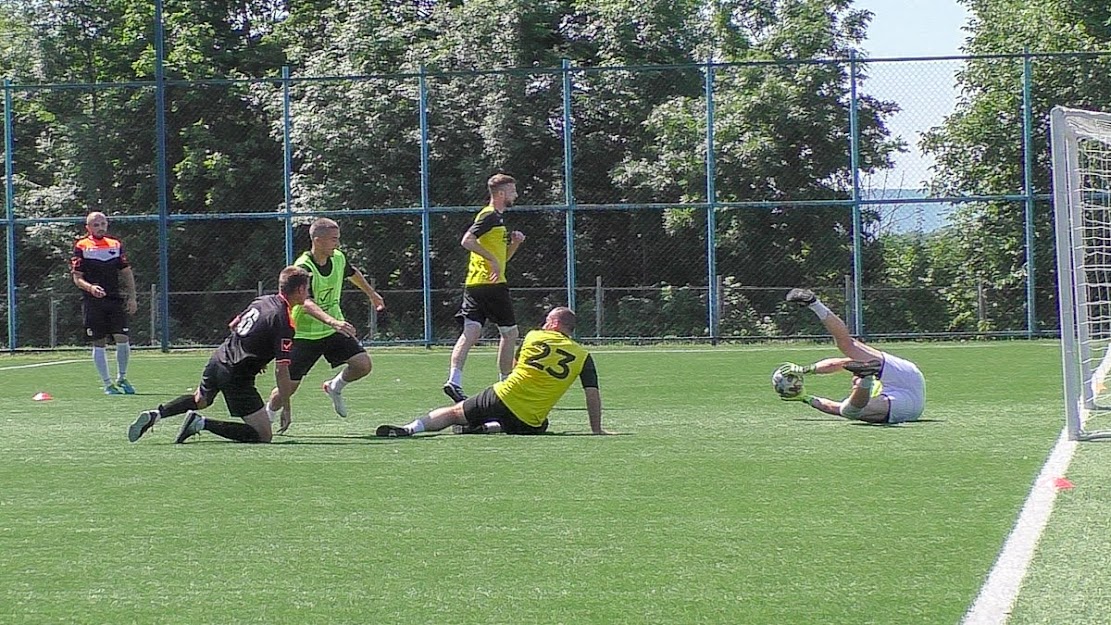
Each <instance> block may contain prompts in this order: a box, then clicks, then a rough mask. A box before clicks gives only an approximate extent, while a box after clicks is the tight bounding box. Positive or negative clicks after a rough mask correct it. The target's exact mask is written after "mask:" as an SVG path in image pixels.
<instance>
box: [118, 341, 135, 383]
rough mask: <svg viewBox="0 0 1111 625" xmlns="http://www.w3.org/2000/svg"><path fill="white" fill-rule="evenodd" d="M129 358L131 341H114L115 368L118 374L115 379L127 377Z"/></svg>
mask: <svg viewBox="0 0 1111 625" xmlns="http://www.w3.org/2000/svg"><path fill="white" fill-rule="evenodd" d="M130 358H131V343H116V369H118V370H119V375H118V376H117V378H116V379H118V380H122V379H124V378H126V377H127V361H128V360H130Z"/></svg>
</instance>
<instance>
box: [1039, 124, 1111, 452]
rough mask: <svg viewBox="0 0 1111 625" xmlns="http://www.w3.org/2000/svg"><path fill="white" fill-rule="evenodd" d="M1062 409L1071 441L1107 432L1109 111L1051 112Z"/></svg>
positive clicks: (1110, 358)
mask: <svg viewBox="0 0 1111 625" xmlns="http://www.w3.org/2000/svg"><path fill="white" fill-rule="evenodd" d="M1050 135H1051V139H1052V150H1053V207H1054V214H1055V223H1056V244H1057V294H1058V303H1059V305H1060V310H1061V355H1062V361H1063V365H1064V387H1065V413H1066V419H1067V427H1068V432H1069V437H1070V438H1072V439H1073V440H1085V439H1092V438H1111V114H1107V113H1096V112H1092V111H1081V110H1076V109H1068V108H1064V107H1055V108H1054V109H1053V111H1052V113H1051V114H1050Z"/></svg>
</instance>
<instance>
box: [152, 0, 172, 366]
mask: <svg viewBox="0 0 1111 625" xmlns="http://www.w3.org/2000/svg"><path fill="white" fill-rule="evenodd" d="M165 39H166V37H165V30H164V29H163V26H162V0H154V134H155V137H154V143H155V160H156V163H155V172H156V176H157V184H158V291H159V300H158V311H159V317H160V323H161V326H162V327H161V334H162V340H161V343H162V351H169V349H170V250H169V248H170V227H169V217H170V208H169V201H168V199H167V189H166V185H167V182H166V62H165V47H166V46H165V44H166V41H165ZM151 305H152V306H153V305H154V302H151Z"/></svg>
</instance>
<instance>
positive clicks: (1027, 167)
mask: <svg viewBox="0 0 1111 625" xmlns="http://www.w3.org/2000/svg"><path fill="white" fill-rule="evenodd" d="M157 22H158V23H159V24H160V23H161V21H160V20H157ZM156 40H157V45H156V77H155V80H154V81H153V83H152V82H133V83H111V84H97V85H89V84H66V85H16V84H13V83H12V82H11V81H10V80H4V82H3V92H4V93H3V99H4V112H3V129H4V185H5V190H6V194H5V207H4V208H5V220H4V222H3V227H4V229H5V235H6V246H7V247H6V249H7V262H6V265H7V266H6V271H7V299H6V301H7V302H8V303H9V305H8V306H7V324H8V348H9V350H15V349H17V348H18V347H19V340H18V337H19V332H18V330H19V328H18V323H17V316H18V315H17V309H18V294H17V284H16V241H15V236H16V228H17V227H18V226H21V225H29V224H41V223H50V222H63V223H80V222H81V221H82V220H83V219H84V218H83V216H74V217H61V218H17V217H16V206H15V192H14V184H13V177H14V172H13V166H12V164H13V161H14V158H15V156H16V155H15V151H14V145H13V143H14V142H13V132H14V131H13V109H12V96H13V93H15V92H18V91H20V90H30V89H43V88H51V89H75V88H79V89H88V88H107V87H132V86H133V87H151V86H153V88H154V91H155V94H156V99H155V102H156V105H155V109H156V111H155V112H156V117H155V120H154V121H155V134H156V144H157V145H156V158H157V163H156V170H157V171H156V174H157V185H158V189H157V191H158V207H157V212H156V213H152V214H147V215H127V216H119V217H114V219H116V220H121V221H133V222H148V223H149V222H153V223H157V226H158V238H159V241H158V244H159V280H158V284H159V288H158V289H157V293H158V297H159V301H158V307H157V313H158V315H157V318H158V319H160V320H162V322H161V324H160V338H159V344H160V346H161V348H162V349H164V350H165V349H169V348H170V347H171V339H170V331H169V322H168V320H169V318H170V315H169V296H170V290H169V260H168V254H167V247H168V232H169V225H170V224H172V223H175V222H181V221H191V220H211V219H265V220H275V219H278V220H282V221H283V222H284V229H285V260H286V262H287V263H288V262H291V261H292V259H293V229H294V217H303V216H305V215H313V216H344V217H351V216H371V215H386V214H408V215H417V216H419V217H420V221H421V228H422V233H421V239H422V245H421V249H422V255H423V261H422V262H423V277H424V286H423V289H424V293H423V303H424V311H423V313H424V336H423V340H422V341H421V342H422V343H424V344H425V345H430V344H432V343H433V342H434V340H433V335H432V318H431V308H432V306H431V293H432V290H433V289H432V286H431V267H430V258H429V250H430V245H429V241H430V239H429V237H430V227H431V224H430V222H429V219H430V216H431V215H433V214H435V213H442V212H459V211H473V210H474V209H473V207H470V206H466V207H463V206H432V205H431V202H430V198H429V187H430V168H429V144H428V132H429V121H428V85H427V80H428V78H429V77H433V76H435V77H444V76H449V77H450V76H456V77H457V76H479V75H494V74H510V73H529V74H537V73H550V74H559V75H560V77H561V79H562V98H563V109H562V115H563V124H564V126H563V127H564V128H565V129H566V131H565V132H563V133H562V134H563V158H564V163H563V175H564V178H565V179H564V189H565V198H564V203H562V204H558V205H550V206H523V207H521V208H519V209H517V210H524V211H545V210H548V211H552V210H554V211H561V212H564V215H565V237H566V269H565V272H566V283H565V284H566V301H567V302H568V304H569V305H571V306H575V303H576V292H575V291H576V284H577V281H576V275H575V273H576V267H575V244H574V229H575V218H576V214H579V213H582V212H586V211H607V210H624V211H629V210H661V209H664V208H673V207H675V206H677V205H676V204H674V203H668V204H666V205H665V204H619V205H614V204H581V203H578V202H577V200H576V197H575V185H574V182H575V173H576V172H575V170H574V167H573V164H572V160H573V139H574V124H573V119H572V106H571V102H572V92H573V87H572V79H571V78H572V75H574V74H576V73H579V74H590V73H595V72H606V71H636V70H646V69H651V70H654V71H659V70H661V69H681V68H686V69H691V68H698V70H699V71H701V72H702V74H703V75H704V79H705V99H706V111H705V113H706V123H707V131H706V137H705V147H706V154H707V157H706V175H705V176H706V177H705V189H706V197H707V199H708V201H707V202H702V203H686V204H683V205H682V206H683V207H684V208H693V209H700V210H702V211H705V217H706V249H707V263H706V284H707V285H715V284H717V283H718V275H717V267H716V254H715V250H716V248H717V233H716V218H717V216H718V214H719V213H720V212H722V211H731V210H739V209H770V208H778V207H788V206H798V207H803V206H819V205H820V206H825V207H831V206H840V207H845V208H846V209H848V210H851V211H852V223H853V225H854V227H853V232H852V249H853V265H852V269H851V281H852V283H853V284H857V285H860V284H861V273H862V267H861V245H862V239H863V231H862V226H861V214H862V213H861V211H862V209H863V208H865V207H868V206H877V205H884V204H925V203H933V204H942V203H945V204H959V203H965V202H985V201H1009V202H1021V203H1022V204H1023V205H1024V207H1025V220H1024V221H1025V228H1024V229H1025V241H1026V250H1025V252H1026V263H1027V267H1028V268H1031V270H1028V271H1027V272H1026V273H1027V275H1026V313H1027V327H1026V329H1025V332H1023V333H1022V334H1023V335H1025V336H1026V337H1034V336H1037V335H1040V334H1042V332H1040V331H1039V330H1038V329H1037V324H1036V311H1035V304H1034V294H1035V286H1036V285H1035V280H1034V276H1035V272H1034V271H1033V270H1032V268H1033V266H1034V240H1035V238H1034V208H1035V202H1037V201H1039V200H1042V201H1045V200H1050V199H1052V198H1051V195H1050V194H1048V193H1037V192H1036V190H1035V189H1034V182H1033V175H1034V174H1033V172H1034V160H1035V155H1034V148H1033V145H1032V143H1033V119H1032V113H1031V102H1032V97H1031V90H1032V89H1031V88H1032V67H1031V64H1032V61H1033V60H1034V59H1035V58H1041V57H1047V56H1066V54H1030V53H1024V54H1016V55H992V56H981V57H967V56H939V57H914V58H911V57H907V58H889V59H868V60H862V59H859V58H858V57H856V56H855V55H853V56H850V57H849V58H847V59H828V60H799V61H759V62H748V63H728V64H724V63H713V62H707V63H702V64H695V65H690V66H676V67H673V68H671V67H663V66H652V67H637V66H630V67H606V68H599V67H573V66H572V65H571V63H570V62H569V61H566V60H565V61H564V62H563V64H562V66H561V67H558V68H547V69H545V68H540V69H537V68H528V69H510V70H489V71H480V72H436V73H431V72H427V71H426V70H425V69H424V68H423V67H422V68H421V70H420V71H419V72H417V73H412V74H396V75H390V76H340V77H293V76H292V75H291V72H290V69H289V68H288V67H285V68H282V73H281V77H280V78H268V79H251V80H205V81H174V80H167V79H166V78H165V74H164V67H163V64H162V37H161V32H160V29H159V30H158V32H156ZM1067 56H1094V54H1091V53H1089V54H1072V55H1067ZM983 58H997V59H1021V60H1022V62H1023V72H1022V84H1021V90H1022V100H1023V129H1022V130H1023V148H1024V150H1023V151H1024V162H1023V174H1024V184H1023V192H1022V193H1021V194H1009V195H988V196H959V197H928V198H916V199H909V198H903V199H869V198H866V197H864V195H863V193H862V188H861V181H860V174H861V169H860V162H859V158H860V143H861V138H860V135H859V129H858V112H859V107H860V94H859V93H858V85H859V82H860V69H861V66H862V65H866V64H868V63H875V62H899V61H969V60H972V59H983ZM823 63H843V64H847V65H848V67H849V70H850V101H849V123H850V133H849V134H850V142H851V144H850V146H849V154H850V159H851V162H850V163H849V166H850V167H851V171H852V194H851V198H849V199H829V200H820V201H816V200H809V201H795V202H779V201H777V202H767V201H745V202H724V201H719V200H718V199H717V191H716V188H715V158H714V155H715V137H714V125H715V124H714V114H715V111H714V79H715V73H716V72H717V71H718V70H719V69H721V68H730V67H745V66H768V65H784V64H790V65H799V64H823ZM371 78H390V79H407V80H412V81H415V82H416V83H417V86H418V92H419V98H420V100H419V107H418V111H419V125H420V141H421V144H420V172H419V173H420V207H419V208H398V207H381V208H374V209H358V210H339V211H327V210H325V211H314V212H312V213H299V212H294V211H293V210H292V197H291V188H290V179H291V171H292V144H291V139H290V134H291V116H290V87H291V86H292V85H295V84H300V83H309V82H313V81H325V80H328V81H334V80H337V79H351V80H365V79H371ZM245 82H251V83H269V84H275V85H280V86H281V88H282V91H283V117H284V119H283V128H284V132H283V135H284V136H283V150H284V167H283V171H282V172H281V175H282V177H283V186H284V190H285V207H284V210H280V211H277V212H264V213H259V212H246V213H220V214H216V213H193V214H171V213H170V212H169V209H168V198H167V171H166V169H167V163H166V132H167V130H166V120H165V113H166V111H165V108H166V104H165V91H166V89H167V88H168V87H182V86H185V87H188V86H199V85H229V84H233V83H245ZM275 174H277V172H275ZM706 290H707V300H708V301H707V306H706V315H707V318H706V322H707V327H708V330H709V332H708V336H707V337H705V338H706V339H708V340H709V341H710V342H716V341H718V340H719V339H720V338H721V336H720V333H719V323H720V318H719V311H720V310H721V307H720V302H719V297H720V292H719V291H720V290H719V289H717V288H708V289H706ZM861 291H862V289H861V288H855V289H851V293H849V294H848V295H849V296H850V297H851V299H850V301H849V302H848V304H849V305H848V307H847V310H846V313H847V315H848V318H849V322H850V327H851V328H852V330H853V331H854V332H855V333H856V334H858V335H864V334H866V332H867V326H866V323H865V322H866V320H865V318H864V313H863V304H862V294H861ZM1009 334H1014V333H1013V332H1012V333H1009Z"/></svg>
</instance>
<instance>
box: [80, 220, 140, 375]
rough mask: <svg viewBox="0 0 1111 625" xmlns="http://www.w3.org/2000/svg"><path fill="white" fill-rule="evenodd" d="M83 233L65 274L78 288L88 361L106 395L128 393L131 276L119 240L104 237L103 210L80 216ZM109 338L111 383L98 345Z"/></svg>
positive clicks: (132, 309) (135, 306)
mask: <svg viewBox="0 0 1111 625" xmlns="http://www.w3.org/2000/svg"><path fill="white" fill-rule="evenodd" d="M85 231H86V232H88V236H86V237H83V238H81V239H78V240H77V242H76V243H74V244H73V256H72V258H71V259H70V272H71V273H72V275H73V283H74V284H75V285H76V286H77V288H79V289H81V312H82V321H83V324H84V326H85V334H86V335H87V336H88V337H89V339H90V340H91V341H92V342H93V364H95V365H96V370H97V373H98V374H100V381H101V383H102V384H104V393H105V394H106V395H122V394H127V395H134V394H135V389H134V387H132V386H131V383H130V382H128V381H127V363H128V360H129V359H130V356H131V342H130V339H129V338H128V328H127V326H128V323H127V318H128V316H130V315H134V314H135V311H136V310H137V309H138V304H137V303H136V299H135V297H136V294H135V275H134V274H133V273H132V271H131V263H129V262H128V261H127V254H125V253H124V249H123V243H122V242H121V241H120V240H119V239H117V238H114V237H110V236H108V218H107V217H106V216H105V215H104V213H101V212H95V211H94V212H92V213H89V215H88V216H87V217H86V218H85ZM121 283H122V284H121ZM121 287H122V288H121ZM109 337H112V338H113V339H114V340H115V342H116V367H117V375H116V381H115V382H113V381H112V378H111V376H110V375H109V373H108V355H107V353H106V352H105V349H104V348H105V346H106V345H107V342H108V338H109Z"/></svg>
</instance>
